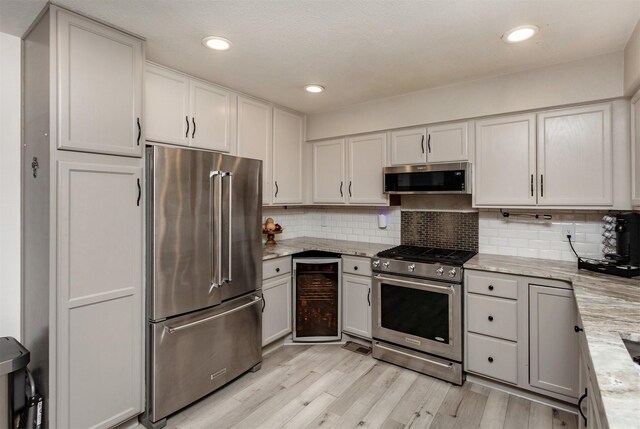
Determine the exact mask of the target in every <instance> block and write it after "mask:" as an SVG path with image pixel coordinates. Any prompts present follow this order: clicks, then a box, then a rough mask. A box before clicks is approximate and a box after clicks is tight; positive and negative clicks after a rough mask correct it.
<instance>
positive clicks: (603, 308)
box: [464, 254, 640, 428]
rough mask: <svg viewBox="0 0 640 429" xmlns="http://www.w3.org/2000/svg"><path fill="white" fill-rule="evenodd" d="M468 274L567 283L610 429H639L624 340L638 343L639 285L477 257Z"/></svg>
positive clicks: (633, 372) (529, 262)
mask: <svg viewBox="0 0 640 429" xmlns="http://www.w3.org/2000/svg"><path fill="white" fill-rule="evenodd" d="M464 267H465V268H468V269H476V270H483V271H493V272H499V273H505V274H516V275H524V276H529V277H539V278H548V279H553V280H564V281H567V282H570V283H571V284H572V285H573V291H574V295H575V299H576V303H577V306H578V312H579V314H580V318H581V320H582V324H583V328H584V333H585V336H586V339H587V345H588V347H589V354H590V355H591V363H592V368H593V372H594V374H595V378H596V380H597V384H598V388H599V390H600V395H601V397H602V403H603V405H604V412H605V414H606V419H607V422H608V425H609V427H610V428H631V427H634V428H636V427H640V370H638V368H637V367H636V366H635V365H634V363H633V361H632V360H631V358H630V357H629V354H628V353H627V349H626V348H625V346H624V344H623V342H622V338H624V339H629V340H633V341H640V280H639V279H637V278H636V279H626V278H623V277H615V276H611V275H603V274H598V273H591V272H589V271H584V270H578V267H577V264H575V263H571V262H559V261H552V260H545V259H534V258H522V257H515V256H498V255H485V254H478V255H476V256H474V257H473V258H472V259H471V260H469V261H468V262H467V263H466V264H465V265H464Z"/></svg>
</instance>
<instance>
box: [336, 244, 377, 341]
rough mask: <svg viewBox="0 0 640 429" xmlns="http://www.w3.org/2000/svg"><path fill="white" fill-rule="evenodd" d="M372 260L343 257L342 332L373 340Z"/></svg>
mask: <svg viewBox="0 0 640 429" xmlns="http://www.w3.org/2000/svg"><path fill="white" fill-rule="evenodd" d="M370 264H371V260H370V259H369V258H359V257H353V256H343V257H342V273H343V274H342V331H343V332H345V333H347V334H351V335H355V336H358V337H362V338H367V339H371V266H370Z"/></svg>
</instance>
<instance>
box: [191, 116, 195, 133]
mask: <svg viewBox="0 0 640 429" xmlns="http://www.w3.org/2000/svg"><path fill="white" fill-rule="evenodd" d="M191 122H193V132H192V133H191V138H195V136H196V118H191Z"/></svg>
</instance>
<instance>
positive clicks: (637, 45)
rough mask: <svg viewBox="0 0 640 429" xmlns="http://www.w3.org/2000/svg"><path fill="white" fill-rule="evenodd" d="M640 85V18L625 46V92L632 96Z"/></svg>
mask: <svg viewBox="0 0 640 429" xmlns="http://www.w3.org/2000/svg"><path fill="white" fill-rule="evenodd" d="M639 87H640V20H639V21H638V23H637V24H636V28H635V29H634V30H633V33H631V36H630V37H629V41H627V46H625V48H624V93H625V94H626V95H627V96H632V95H633V94H634V93H635V92H636V91H637V90H638V88H639Z"/></svg>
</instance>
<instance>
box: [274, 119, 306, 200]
mask: <svg viewBox="0 0 640 429" xmlns="http://www.w3.org/2000/svg"><path fill="white" fill-rule="evenodd" d="M303 126H304V119H303V118H302V117H301V116H298V115H294V114H293V113H289V112H286V111H284V110H280V109H278V108H274V109H273V181H274V184H273V186H274V188H275V189H274V190H273V203H274V204H300V203H302V144H303V141H302V140H303Z"/></svg>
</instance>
